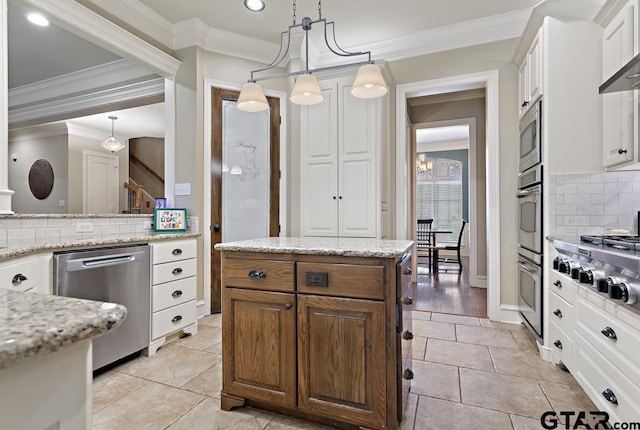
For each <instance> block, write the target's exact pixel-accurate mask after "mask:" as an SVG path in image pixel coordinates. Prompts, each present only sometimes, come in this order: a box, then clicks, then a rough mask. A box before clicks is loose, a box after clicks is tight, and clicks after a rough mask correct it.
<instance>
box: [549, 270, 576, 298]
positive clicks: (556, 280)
mask: <svg viewBox="0 0 640 430" xmlns="http://www.w3.org/2000/svg"><path fill="white" fill-rule="evenodd" d="M549 291H552V292H554V293H556V294H557V295H559V296H560V297H562V298H563V299H565V300H566V301H567V302H569V303H570V304H573V302H574V300H575V296H576V285H575V283H574V282H573V280H572V279H571V278H570V277H569V276H565V275H564V274H562V273H559V272H556V271H554V270H549Z"/></svg>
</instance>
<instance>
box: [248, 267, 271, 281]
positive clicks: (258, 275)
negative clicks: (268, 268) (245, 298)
mask: <svg viewBox="0 0 640 430" xmlns="http://www.w3.org/2000/svg"><path fill="white" fill-rule="evenodd" d="M249 277H250V278H253V279H264V278H266V277H267V274H266V273H264V272H263V271H262V270H258V269H254V270H252V271H251V272H249Z"/></svg>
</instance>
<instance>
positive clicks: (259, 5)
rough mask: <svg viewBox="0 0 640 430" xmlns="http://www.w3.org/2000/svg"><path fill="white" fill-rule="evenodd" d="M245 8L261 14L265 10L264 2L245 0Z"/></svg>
mask: <svg viewBox="0 0 640 430" xmlns="http://www.w3.org/2000/svg"><path fill="white" fill-rule="evenodd" d="M244 6H245V7H246V8H247V9H249V10H250V11H253V12H260V11H261V10H262V9H264V0H244Z"/></svg>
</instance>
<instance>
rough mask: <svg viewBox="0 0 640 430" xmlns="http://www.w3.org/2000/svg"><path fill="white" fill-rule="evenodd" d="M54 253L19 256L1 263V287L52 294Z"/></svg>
mask: <svg viewBox="0 0 640 430" xmlns="http://www.w3.org/2000/svg"><path fill="white" fill-rule="evenodd" d="M52 260H53V254H50V253H49V254H38V255H36V256H27V257H19V258H15V259H12V260H10V261H7V262H3V263H2V264H0V288H6V289H9V290H12V291H20V292H25V291H32V292H38V293H43V294H51V293H52V291H53V284H52V282H51V273H52V271H53V268H52Z"/></svg>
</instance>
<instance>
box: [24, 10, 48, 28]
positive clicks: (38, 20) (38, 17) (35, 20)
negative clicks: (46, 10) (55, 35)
mask: <svg viewBox="0 0 640 430" xmlns="http://www.w3.org/2000/svg"><path fill="white" fill-rule="evenodd" d="M27 19H28V20H29V22H30V23H32V24H35V25H39V26H40V27H46V26H48V25H49V20H48V19H47V18H45V17H44V15H42V14H41V13H36V12H31V13H28V14H27Z"/></svg>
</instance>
